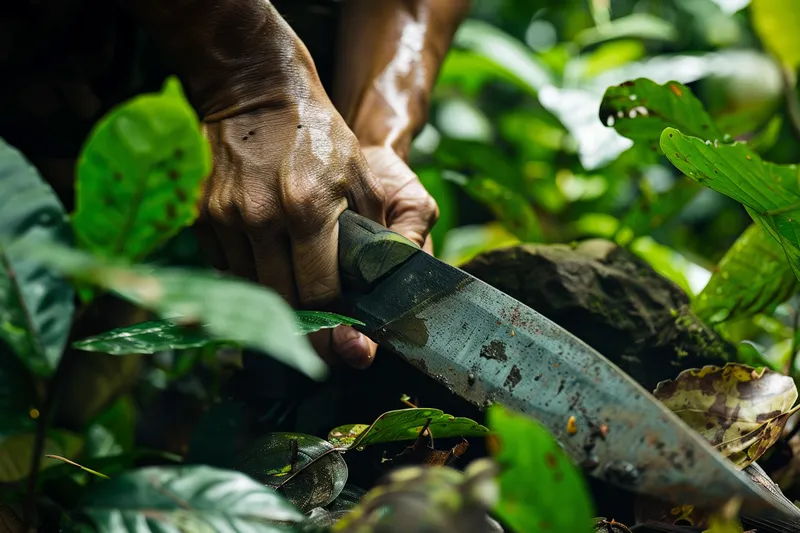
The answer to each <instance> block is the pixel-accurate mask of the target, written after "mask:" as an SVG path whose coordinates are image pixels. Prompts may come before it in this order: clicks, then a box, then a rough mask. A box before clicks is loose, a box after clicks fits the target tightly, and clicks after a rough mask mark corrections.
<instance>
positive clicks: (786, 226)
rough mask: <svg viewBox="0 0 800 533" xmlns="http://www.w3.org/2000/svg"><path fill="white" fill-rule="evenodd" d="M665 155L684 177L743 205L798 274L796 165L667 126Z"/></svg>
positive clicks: (799, 206)
mask: <svg viewBox="0 0 800 533" xmlns="http://www.w3.org/2000/svg"><path fill="white" fill-rule="evenodd" d="M661 147H662V149H663V150H664V153H665V154H666V156H667V158H669V160H670V161H671V162H672V164H673V165H675V166H676V167H677V168H678V169H679V170H680V171H681V172H683V173H684V174H686V175H687V176H688V177H689V178H690V179H692V180H694V181H696V182H698V183H702V184H703V185H705V186H706V187H710V188H711V189H714V190H715V191H717V192H720V193H722V194H724V195H726V196H728V197H730V198H733V199H734V200H736V201H737V202H741V203H742V204H744V205H745V207H747V211H748V213H750V216H752V217H753V219H754V220H755V221H756V222H758V223H759V224H760V225H762V226H763V227H764V229H765V230H766V231H767V232H768V233H769V234H770V235H771V236H772V237H773V238H775V239H777V240H778V242H779V243H780V244H781V246H782V247H783V250H784V252H785V253H786V255H787V257H788V258H789V262H790V264H791V265H792V269H793V270H794V273H795V275H796V276H798V277H800V190H798V177H800V170H798V167H797V165H776V164H773V163H767V162H765V161H762V160H761V158H760V157H759V156H758V154H756V153H754V152H753V151H751V150H749V149H748V148H747V146H746V145H744V144H740V143H737V144H730V145H717V144H716V143H711V142H704V141H702V140H700V139H698V138H696V137H690V136H688V135H684V134H682V133H681V132H680V131H678V130H676V129H673V128H667V129H665V130H664V133H663V134H662V135H661Z"/></svg>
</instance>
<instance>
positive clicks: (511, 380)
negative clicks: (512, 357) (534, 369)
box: [503, 365, 522, 391]
mask: <svg viewBox="0 0 800 533" xmlns="http://www.w3.org/2000/svg"><path fill="white" fill-rule="evenodd" d="M520 381H522V372H520V370H519V367H518V366H517V365H514V366H512V367H511V372H509V373H508V376H507V377H506V381H505V383H503V386H504V387H506V388H507V389H508V390H509V391H513V390H514V388H515V387H516V386H517V385H518V384H519V382H520Z"/></svg>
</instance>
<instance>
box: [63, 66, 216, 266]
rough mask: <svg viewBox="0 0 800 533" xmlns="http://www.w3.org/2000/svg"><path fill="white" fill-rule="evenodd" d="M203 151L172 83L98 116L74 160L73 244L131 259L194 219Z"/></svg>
mask: <svg viewBox="0 0 800 533" xmlns="http://www.w3.org/2000/svg"><path fill="white" fill-rule="evenodd" d="M210 172H211V149H210V147H209V145H208V142H207V140H206V139H205V137H204V136H203V134H202V132H201V130H200V123H199V121H198V119H197V115H196V114H195V112H194V110H193V109H192V107H191V105H190V104H189V102H188V101H187V100H186V98H185V97H184V95H183V92H182V90H181V87H180V84H179V82H178V81H177V79H176V78H169V79H167V81H166V83H165V84H164V88H163V90H162V91H161V92H160V93H154V94H144V95H140V96H137V97H136V98H133V99H132V100H129V101H128V102H125V103H123V104H122V105H120V106H119V107H117V108H115V109H113V110H112V111H111V112H110V113H109V114H108V115H106V116H105V117H103V118H102V119H101V120H100V121H99V122H98V123H97V124H96V125H95V127H94V130H93V131H92V133H91V135H90V136H89V139H88V140H87V141H86V143H85V145H84V147H83V151H82V153H81V155H80V159H79V161H78V172H77V182H76V185H75V188H76V209H75V214H74V216H73V226H74V228H75V233H76V235H77V237H78V242H79V244H80V246H81V247H83V248H85V249H87V250H90V251H92V252H95V253H97V254H101V255H105V256H108V257H124V258H127V259H132V260H138V259H142V258H144V257H145V256H147V255H148V254H149V253H150V252H152V251H153V250H155V248H156V247H157V246H158V245H159V244H161V243H163V242H165V241H166V240H167V239H169V238H170V237H172V236H173V235H175V234H176V233H177V232H178V231H180V230H181V229H182V228H184V227H185V226H188V225H189V224H191V223H192V222H193V221H194V220H195V218H196V217H197V202H198V200H199V196H200V193H201V183H202V180H203V179H204V178H205V177H206V176H208V174H209V173H210Z"/></svg>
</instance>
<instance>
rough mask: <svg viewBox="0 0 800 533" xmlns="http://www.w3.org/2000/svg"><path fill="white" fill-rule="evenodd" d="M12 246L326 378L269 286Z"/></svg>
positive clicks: (34, 245) (29, 244) (48, 247)
mask: <svg viewBox="0 0 800 533" xmlns="http://www.w3.org/2000/svg"><path fill="white" fill-rule="evenodd" d="M14 247H15V249H17V250H18V251H19V253H24V254H28V256H29V257H31V258H35V259H36V260H37V261H40V262H42V263H43V264H46V265H48V266H49V267H50V268H52V269H54V270H56V271H57V272H60V273H62V274H63V275H65V276H68V277H72V278H75V279H77V280H80V281H84V282H87V283H91V284H94V285H96V286H99V287H102V288H104V289H107V290H110V291H114V292H116V293H117V294H118V295H120V296H121V297H123V298H125V299H126V300H128V301H131V302H133V303H135V304H138V305H139V306H141V307H143V308H145V309H148V310H151V311H154V312H156V313H158V314H159V315H161V316H162V317H164V318H171V319H173V320H175V319H177V318H176V317H179V319H180V321H181V323H184V324H187V325H199V324H204V325H205V327H206V329H207V331H208V332H209V333H210V334H211V335H212V336H213V337H214V338H217V339H224V340H227V339H230V340H234V341H236V342H238V343H240V344H241V345H243V346H246V347H248V348H252V349H255V350H261V351H263V352H266V353H268V354H269V355H271V356H273V357H275V358H276V359H278V360H279V361H281V362H283V363H284V364H287V365H289V366H291V367H293V368H296V369H297V370H299V371H301V372H304V373H305V374H307V375H308V376H310V377H312V378H314V379H322V378H324V377H325V375H326V374H327V366H326V365H325V363H324V362H322V360H321V359H320V358H319V357H318V356H317V354H316V353H315V352H314V350H313V348H312V347H311V344H310V343H309V342H308V340H307V338H306V337H303V336H300V335H296V334H294V333H295V332H296V331H297V324H296V319H295V315H294V311H293V310H292V309H291V308H290V307H289V306H288V304H286V302H285V301H284V300H283V298H281V297H280V296H279V295H278V294H277V293H275V292H274V291H272V290H270V289H268V288H266V287H263V286H260V285H255V284H253V283H249V282H246V281H243V280H239V279H235V278H232V277H223V276H218V275H215V274H213V273H210V272H206V271H198V270H190V269H178V268H157V267H143V266H139V267H128V266H115V265H111V264H109V263H105V262H102V261H99V260H98V259H96V258H94V257H92V256H90V255H88V254H86V253H84V252H81V251H79V250H72V249H69V248H64V247H60V246H57V245H55V244H54V243H49V242H42V241H40V240H35V239H33V240H28V241H23V242H18V243H16V244H15V245H14Z"/></svg>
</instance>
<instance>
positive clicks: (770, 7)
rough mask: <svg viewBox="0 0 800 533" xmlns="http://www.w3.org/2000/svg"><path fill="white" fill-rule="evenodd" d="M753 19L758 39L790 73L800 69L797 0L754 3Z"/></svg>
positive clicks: (751, 5) (756, 1)
mask: <svg viewBox="0 0 800 533" xmlns="http://www.w3.org/2000/svg"><path fill="white" fill-rule="evenodd" d="M750 15H751V18H752V20H753V27H754V28H755V29H756V32H757V33H758V36H759V37H760V38H761V41H762V42H763V43H764V47H765V48H767V49H768V50H769V51H770V52H772V54H774V55H775V57H776V58H777V59H778V60H779V61H780V62H781V63H782V64H783V65H785V66H786V67H787V68H789V69H791V70H795V69H797V67H798V66H800V34H798V32H797V28H798V27H800V6H798V4H797V2H796V0H752V2H751V3H750Z"/></svg>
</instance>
